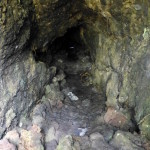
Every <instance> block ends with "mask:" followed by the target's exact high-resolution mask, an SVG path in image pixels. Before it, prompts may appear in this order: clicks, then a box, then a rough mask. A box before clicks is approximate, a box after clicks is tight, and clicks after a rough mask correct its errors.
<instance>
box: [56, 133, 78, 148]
mask: <svg viewBox="0 0 150 150" xmlns="http://www.w3.org/2000/svg"><path fill="white" fill-rule="evenodd" d="M56 150H76V149H75V147H74V144H73V139H72V136H71V135H67V136H65V137H64V138H62V139H61V140H60V142H59V145H58V146H57V149H56Z"/></svg>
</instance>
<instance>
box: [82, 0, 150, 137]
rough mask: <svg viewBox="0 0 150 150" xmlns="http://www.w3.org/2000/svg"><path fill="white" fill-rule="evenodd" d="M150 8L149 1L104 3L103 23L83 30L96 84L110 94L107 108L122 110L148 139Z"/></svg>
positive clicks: (149, 116) (101, 13)
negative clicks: (91, 59) (91, 58)
mask: <svg viewBox="0 0 150 150" xmlns="http://www.w3.org/2000/svg"><path fill="white" fill-rule="evenodd" d="M149 5H150V2H149V1H144V2H143V1H140V0H136V1H134V0H130V1H119V2H118V1H117V2H113V1H105V2H104V1H101V3H99V5H97V6H99V8H97V9H98V11H97V12H99V14H100V15H101V17H100V18H101V21H96V22H94V25H93V24H90V25H86V26H85V27H83V28H82V29H81V36H82V40H83V41H84V43H85V45H87V46H88V48H89V49H90V51H91V55H92V57H93V61H94V65H93V71H92V72H93V83H94V84H95V85H96V86H97V87H98V88H99V89H100V90H103V91H104V93H106V97H107V102H106V104H107V107H114V108H115V109H119V110H121V111H122V112H123V113H124V114H126V116H127V117H128V118H131V119H132V120H133V121H134V122H136V123H137V124H138V125H139V127H140V129H141V130H142V131H141V132H142V133H143V135H144V136H146V137H148V138H150V132H149V129H150V126H149V124H150V122H149V120H150V119H149V118H150V115H149V113H150V109H149V107H150V94H149V90H150V86H149V85H150V67H149V66H150V62H149V58H150V51H149V48H150V41H149V38H150V28H149V23H150V13H149V12H150V11H149V10H150V8H149ZM94 9H95V8H94ZM88 22H89V21H88ZM104 23H105V26H104ZM91 39H93V40H91ZM93 41H94V42H93Z"/></svg>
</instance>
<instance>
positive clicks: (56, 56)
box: [34, 26, 91, 74]
mask: <svg viewBox="0 0 150 150" xmlns="http://www.w3.org/2000/svg"><path fill="white" fill-rule="evenodd" d="M80 28H81V26H76V27H72V28H69V29H68V30H67V32H66V33H65V34H64V35H63V36H62V37H58V38H56V39H55V40H54V41H53V42H52V43H51V44H49V46H48V49H47V50H46V51H43V52H41V51H40V52H36V54H35V55H34V56H35V60H36V61H42V62H44V63H46V64H47V65H48V66H52V65H54V66H57V68H58V69H62V70H64V71H65V72H66V73H67V74H77V73H81V72H84V71H88V70H89V69H91V57H90V52H89V50H88V49H87V48H86V47H85V45H84V44H83V41H82V39H81V37H80Z"/></svg>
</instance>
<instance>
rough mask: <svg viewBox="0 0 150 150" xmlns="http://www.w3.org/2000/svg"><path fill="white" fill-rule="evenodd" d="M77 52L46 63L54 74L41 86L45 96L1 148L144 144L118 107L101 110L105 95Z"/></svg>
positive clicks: (135, 149)
mask: <svg viewBox="0 0 150 150" xmlns="http://www.w3.org/2000/svg"><path fill="white" fill-rule="evenodd" d="M72 48H73V49H74V47H72ZM68 56H69V57H74V58H75V60H74V61H71V60H69V59H67V58H68ZM76 57H77V59H76ZM76 57H75V56H74V53H72V52H71V54H69V53H68V52H66V54H64V55H62V54H61V52H59V54H56V55H55V57H54V61H53V67H51V68H50V69H51V70H52V71H53V72H54V73H55V76H54V77H53V80H52V82H51V83H49V85H47V86H46V87H44V88H45V95H43V97H42V99H41V100H39V103H37V105H36V107H35V108H34V109H33V111H32V113H31V114H30V116H28V117H26V116H25V117H24V119H22V120H20V123H19V125H18V127H16V128H14V129H13V130H11V131H9V132H7V134H6V135H4V136H3V139H2V140H0V150H16V149H18V150H42V149H43V150H44V149H45V150H117V149H118V150H144V149H147V150H148V149H149V145H148V142H147V141H145V140H143V139H142V138H141V137H140V135H139V134H138V133H137V132H136V131H135V127H134V124H133V123H132V122H130V123H129V121H127V118H126V117H125V116H124V115H123V114H122V113H121V112H118V111H116V110H114V109H112V108H108V110H105V109H106V108H105V96H104V95H103V94H102V93H100V92H99V91H97V90H96V89H95V88H94V87H93V86H92V85H91V82H90V81H91V77H90V73H89V71H90V68H91V63H90V58H89V57H88V55H81V53H80V52H79V55H78V56H76ZM129 131H131V132H132V133H131V132H129Z"/></svg>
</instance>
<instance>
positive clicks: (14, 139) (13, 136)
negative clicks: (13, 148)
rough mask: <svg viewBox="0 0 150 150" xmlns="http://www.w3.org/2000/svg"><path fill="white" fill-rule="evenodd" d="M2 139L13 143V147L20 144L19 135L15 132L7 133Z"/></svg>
mask: <svg viewBox="0 0 150 150" xmlns="http://www.w3.org/2000/svg"><path fill="white" fill-rule="evenodd" d="M4 139H7V140H8V141H10V142H11V143H13V144H14V145H18V144H19V142H20V137H19V133H18V132H17V131H16V130H12V131H9V132H7V134H6V135H5V137H4Z"/></svg>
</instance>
